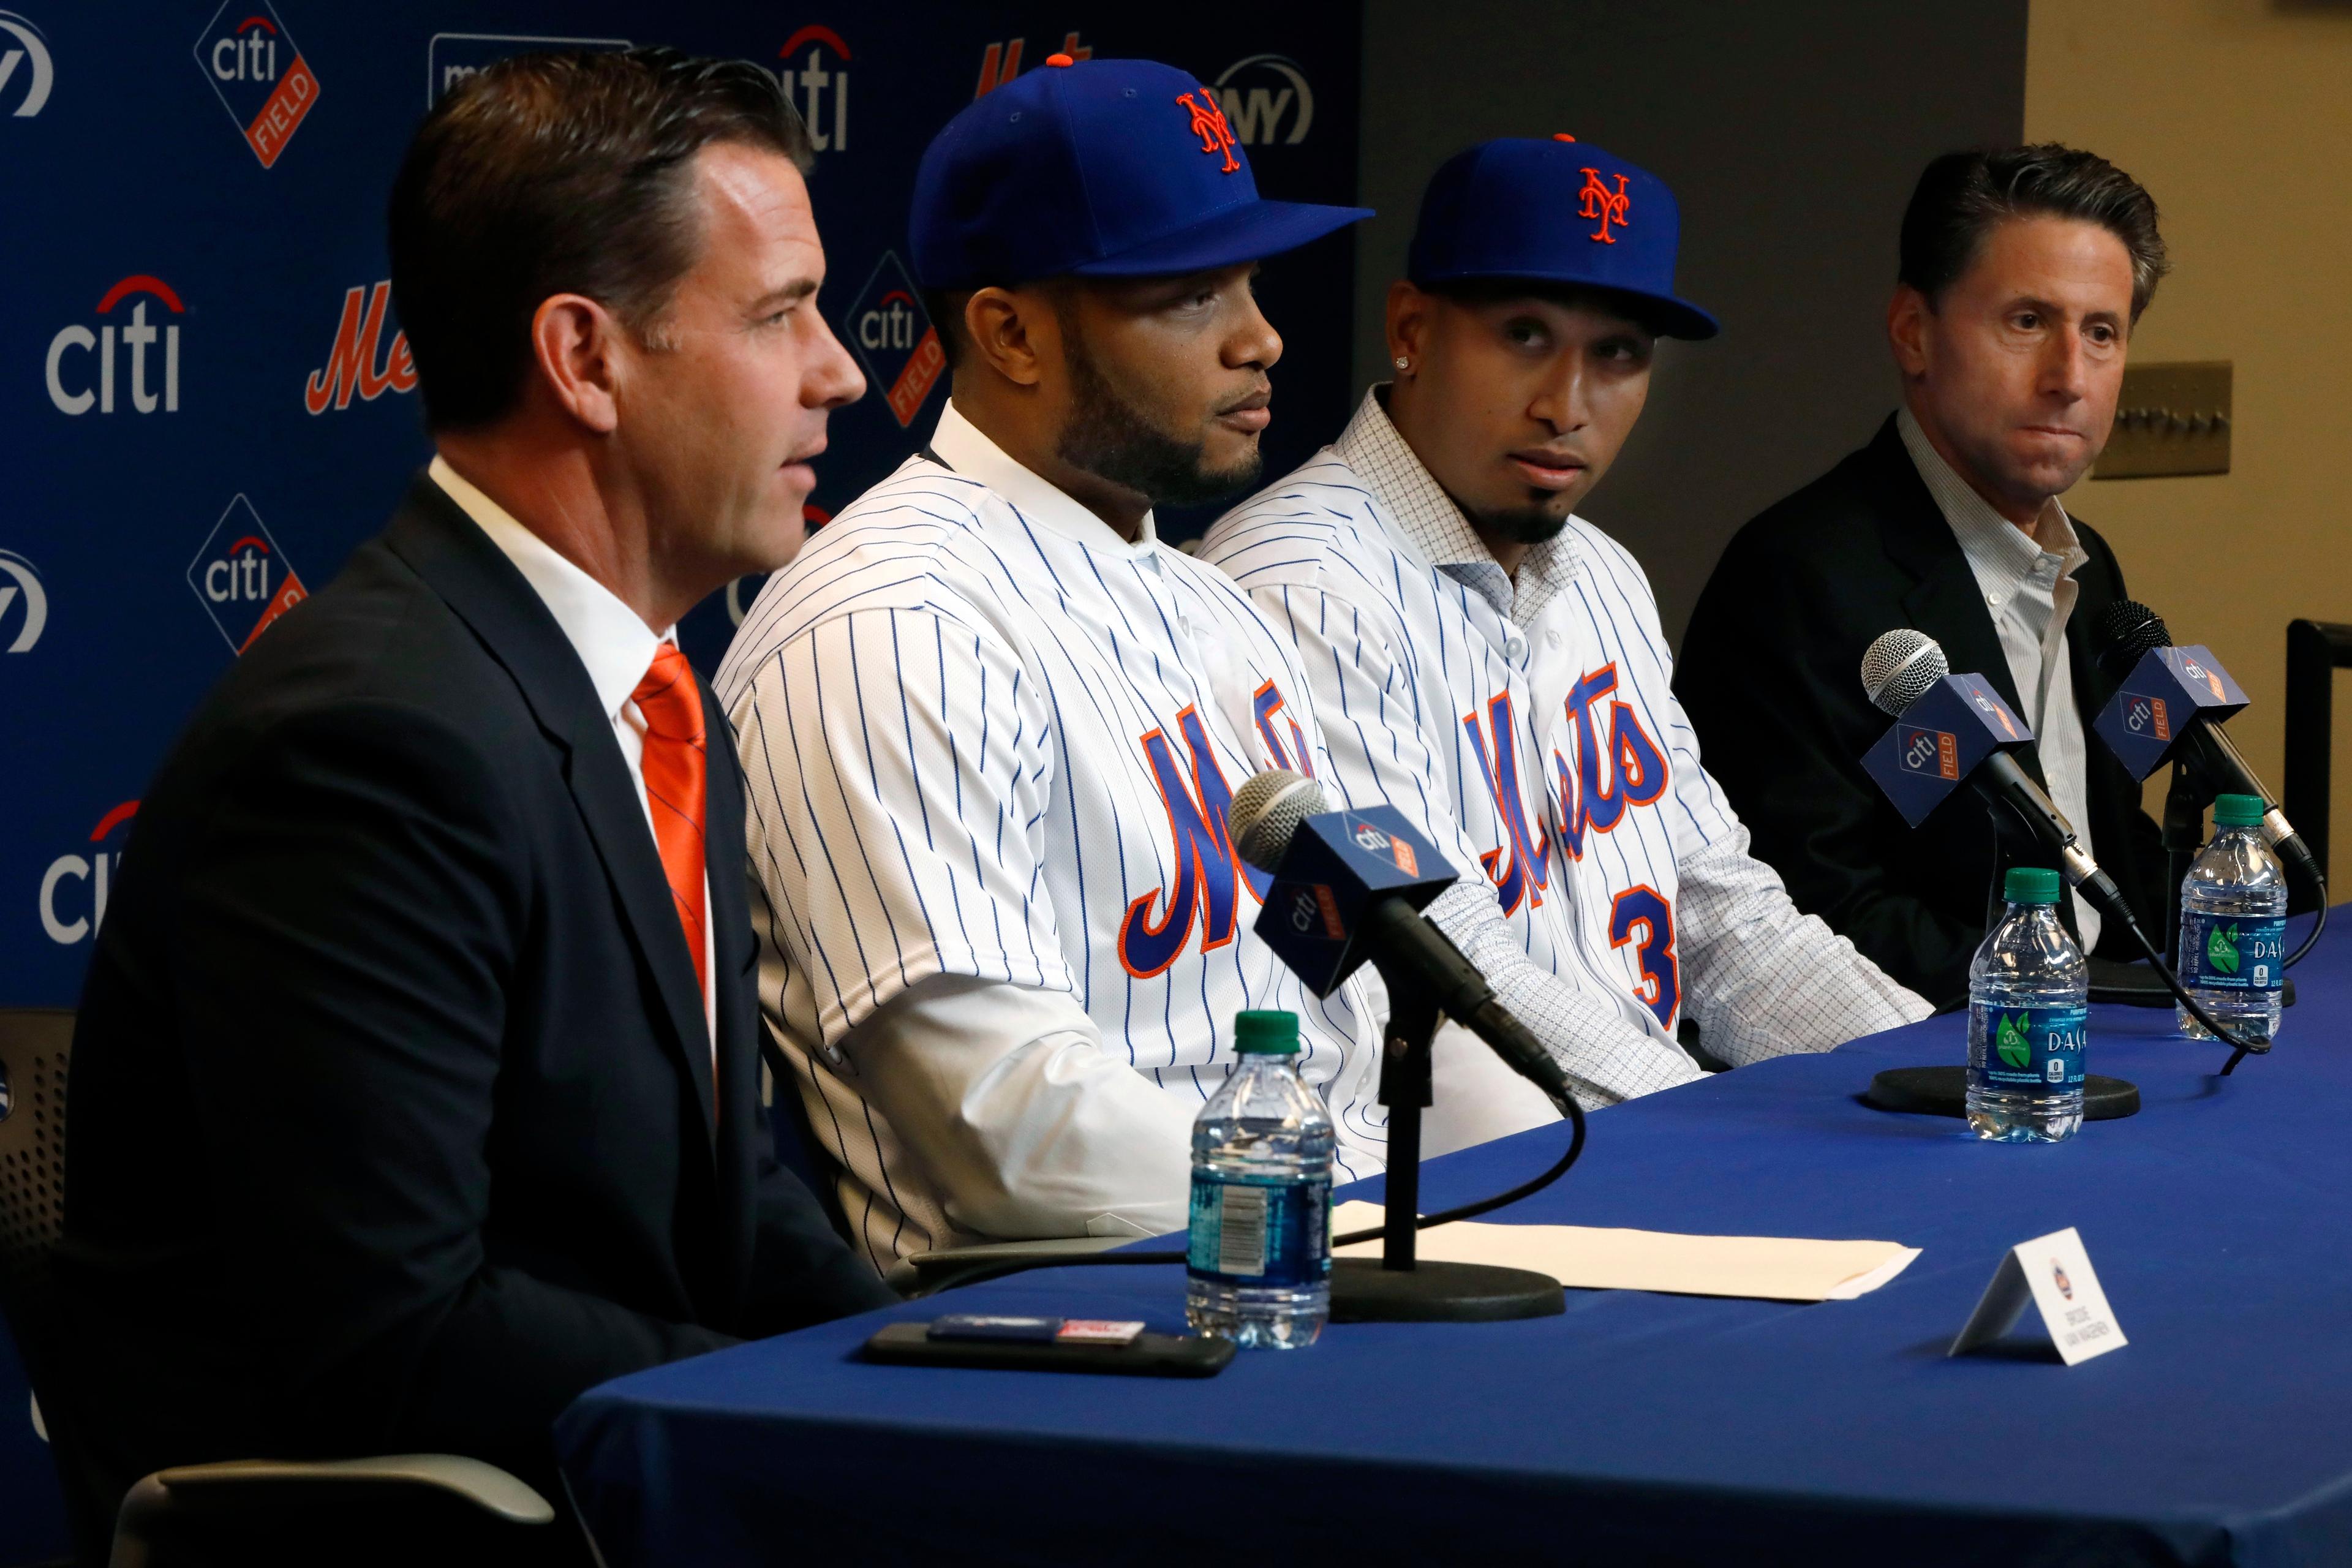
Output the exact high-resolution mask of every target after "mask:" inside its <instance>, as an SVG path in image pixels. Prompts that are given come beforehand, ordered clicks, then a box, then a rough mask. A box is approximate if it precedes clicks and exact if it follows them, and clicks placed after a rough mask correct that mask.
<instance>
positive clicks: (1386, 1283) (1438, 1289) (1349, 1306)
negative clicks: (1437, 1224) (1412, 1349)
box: [1331, 1258, 1568, 1323]
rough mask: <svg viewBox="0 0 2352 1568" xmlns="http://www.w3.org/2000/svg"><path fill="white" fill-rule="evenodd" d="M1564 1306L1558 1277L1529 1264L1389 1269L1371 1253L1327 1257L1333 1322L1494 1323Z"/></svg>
mask: <svg viewBox="0 0 2352 1568" xmlns="http://www.w3.org/2000/svg"><path fill="white" fill-rule="evenodd" d="M1567 1310H1568V1297H1567V1292H1565V1291H1563V1290H1562V1289H1560V1288H1559V1280H1557V1279H1553V1278H1552V1277H1551V1276H1550V1275H1549V1274H1538V1273H1536V1272H1535V1271H1534V1270H1533V1269H1528V1268H1496V1267H1495V1266H1493V1265H1491V1264H1486V1263H1433V1262H1425V1261H1424V1262H1417V1263H1415V1264H1414V1266H1413V1267H1412V1268H1385V1267H1383V1266H1382V1265H1381V1261H1380V1260H1379V1259H1378V1258H1333V1259H1332V1260H1331V1321H1333V1322H1335V1323H1494V1322H1501V1321H1505V1320H1507V1319H1510V1318H1556V1317H1558V1316H1559V1315H1560V1314H1561V1313H1563V1312H1565V1311H1567Z"/></svg>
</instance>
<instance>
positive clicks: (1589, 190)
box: [1577, 168, 1633, 245]
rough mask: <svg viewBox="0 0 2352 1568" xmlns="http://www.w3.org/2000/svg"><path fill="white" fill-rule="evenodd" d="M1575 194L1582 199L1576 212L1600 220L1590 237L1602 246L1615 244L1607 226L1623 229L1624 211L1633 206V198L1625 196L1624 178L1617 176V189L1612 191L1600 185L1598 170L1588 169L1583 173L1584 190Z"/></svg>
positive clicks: (1615, 238)
mask: <svg viewBox="0 0 2352 1568" xmlns="http://www.w3.org/2000/svg"><path fill="white" fill-rule="evenodd" d="M1577 194H1578V195H1580V196H1581V197H1583V202H1582V204H1581V205H1580V206H1578V208H1577V211H1578V212H1580V213H1581V214H1582V215H1583V216H1586V217H1591V218H1599V219H1600V220H1601V226H1600V227H1599V228H1597V229H1595V230H1593V231H1592V237H1593V238H1595V239H1597V240H1599V241H1600V242H1601V244H1603V245H1614V244H1616V243H1617V237H1616V236H1615V235H1613V234H1612V233H1610V232H1609V226H1610V225H1611V224H1612V223H1613V224H1615V225H1616V226H1618V227H1619V228H1623V227H1625V226H1626V225H1625V211H1626V209H1627V208H1628V207H1630V206H1632V205H1633V197H1631V196H1629V195H1626V194H1625V176H1624V175H1622V174H1620V175H1618V176H1617V188H1616V189H1615V190H1613V191H1612V190H1611V189H1610V188H1609V187H1608V186H1607V185H1604V184H1601V171H1600V170H1598V169H1592V168H1588V169H1586V170H1585V171H1584V189H1583V190H1581V191H1580V192H1578V193H1577Z"/></svg>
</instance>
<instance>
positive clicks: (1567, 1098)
mask: <svg viewBox="0 0 2352 1568" xmlns="http://www.w3.org/2000/svg"><path fill="white" fill-rule="evenodd" d="M1548 1098H1549V1099H1550V1100H1551V1102H1552V1104H1553V1105H1554V1106H1555V1107H1556V1108H1558V1110H1559V1113H1560V1115H1561V1116H1562V1117H1563V1118H1565V1119H1566V1120H1567V1121H1568V1124H1569V1127H1570V1132H1569V1137H1568V1150H1567V1152H1565V1153H1563V1154H1561V1155H1560V1157H1559V1159H1557V1160H1555V1161H1553V1162H1552V1163H1551V1165H1550V1167H1549V1169H1547V1170H1545V1171H1544V1172H1542V1173H1540V1174H1538V1175H1536V1176H1534V1177H1532V1178H1530V1179H1529V1180H1528V1181H1524V1182H1521V1183H1520V1184H1518V1185H1517V1186H1516V1187H1512V1188H1509V1189H1508V1190H1507V1191H1504V1192H1500V1193H1496V1194H1495V1195H1494V1196H1493V1197H1488V1198H1480V1199H1478V1200H1477V1201H1476V1202H1475V1203H1466V1204H1460V1205H1455V1206H1454V1207H1453V1208H1450V1209H1440V1210H1438V1211H1437V1212H1436V1213H1435V1214H1425V1215H1421V1216H1420V1217H1419V1218H1417V1219H1415V1220H1414V1221H1413V1226H1412V1227H1413V1229H1414V1230H1416V1231H1423V1230H1427V1229H1429V1228H1430V1227H1431V1226H1439V1225H1450V1224H1452V1223H1453V1222H1454V1221H1455V1220H1457V1219H1475V1218H1476V1217H1477V1216H1478V1215H1482V1214H1492V1213H1493V1212H1494V1211H1495V1210H1496V1209H1498V1208H1503V1207H1505V1206H1507V1205H1511V1204H1515V1203H1517V1202H1518V1201H1519V1200H1520V1199H1522V1198H1530V1197H1533V1196H1534V1195H1535V1194H1538V1193H1539V1192H1541V1191H1543V1190H1544V1189H1545V1188H1546V1187H1548V1186H1550V1185H1551V1184H1553V1183H1554V1182H1557V1181H1559V1179H1560V1178H1561V1177H1562V1176H1565V1175H1567V1174H1568V1172H1569V1167H1570V1166H1572V1165H1574V1164H1575V1163H1576V1162H1577V1160H1578V1158H1579V1157H1580V1156H1581V1155H1582V1154H1583V1152H1584V1107H1582V1106H1580V1105H1579V1104H1577V1102H1576V1096H1574V1095H1573V1094H1550V1095H1549V1096H1548ZM1388 1234H1389V1229H1388V1226H1385V1225H1376V1226H1370V1228H1368V1229H1364V1230H1351V1231H1349V1233H1348V1234H1347V1235H1345V1236H1335V1237H1332V1238H1331V1245H1332V1246H1333V1247H1353V1246H1355V1245H1356V1244H1357V1243H1359V1242H1365V1241H1381V1240H1385V1239H1386V1238H1387V1237H1388ZM1183 1261H1184V1254H1183V1252H1181V1250H1176V1249H1171V1248H1166V1247H1162V1248H1159V1249H1156V1250H1154V1251H1150V1252H1081V1253H1077V1254H1075V1255H1072V1256H1068V1257H1055V1258H1011V1259H1007V1260H1006V1261H1004V1262H1002V1263H992V1262H987V1261H985V1260H982V1261H976V1262H974V1263H973V1264H972V1265H971V1267H970V1268H960V1269H957V1270H955V1271H954V1272H952V1273H950V1274H948V1275H946V1276H945V1277H943V1278H942V1279H940V1280H939V1281H938V1282H937V1283H935V1284H930V1285H926V1286H924V1287H923V1288H922V1289H919V1290H918V1291H916V1292H915V1293H914V1294H913V1295H912V1296H910V1297H908V1300H923V1299H924V1298H926V1297H929V1296H936V1295H938V1294H939V1293H940V1291H942V1290H956V1289H961V1288H963V1287H964V1286H966V1285H982V1284H985V1283H987V1282H988V1281H989V1280H991V1279H1003V1278H1005V1277H1006V1276H1007V1275H1011V1274H1026V1273H1029V1272H1031V1271H1032V1270H1034V1269H1039V1268H1105V1267H1108V1266H1115V1265H1146V1264H1160V1263H1181V1262H1183Z"/></svg>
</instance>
